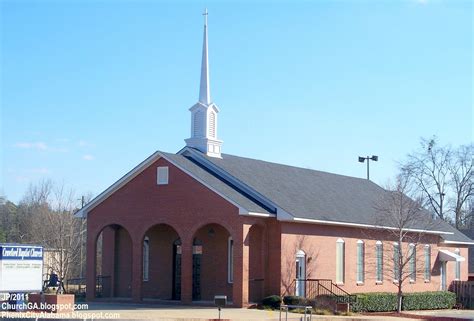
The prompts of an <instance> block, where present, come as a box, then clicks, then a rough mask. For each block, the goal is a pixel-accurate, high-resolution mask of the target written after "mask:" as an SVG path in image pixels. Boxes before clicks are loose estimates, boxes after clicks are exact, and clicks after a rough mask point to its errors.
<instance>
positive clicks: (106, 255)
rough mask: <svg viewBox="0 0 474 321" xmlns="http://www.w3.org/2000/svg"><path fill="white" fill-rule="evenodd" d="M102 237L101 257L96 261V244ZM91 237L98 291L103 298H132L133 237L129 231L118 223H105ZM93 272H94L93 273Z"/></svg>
mask: <svg viewBox="0 0 474 321" xmlns="http://www.w3.org/2000/svg"><path fill="white" fill-rule="evenodd" d="M101 235H102V243H101V245H102V248H101V257H100V260H98V252H97V247H98V245H99V244H98V242H99V237H100V236H101ZM90 237H92V241H93V244H94V249H95V252H94V255H95V260H94V262H95V267H94V268H95V269H97V267H100V273H99V274H100V275H101V276H102V277H101V278H100V280H99V284H100V286H99V289H100V291H101V293H100V294H101V296H103V297H128V298H130V297H131V296H132V261H131V260H130V258H131V257H132V254H133V237H132V234H131V233H130V231H129V229H127V227H125V226H124V225H123V224H120V223H107V224H103V225H101V226H100V228H97V230H96V233H95V235H92V236H90ZM94 272H95V271H94Z"/></svg>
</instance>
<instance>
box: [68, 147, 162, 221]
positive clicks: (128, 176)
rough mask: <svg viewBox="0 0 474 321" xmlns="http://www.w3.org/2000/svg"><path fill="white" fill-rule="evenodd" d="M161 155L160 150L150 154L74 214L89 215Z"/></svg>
mask: <svg viewBox="0 0 474 321" xmlns="http://www.w3.org/2000/svg"><path fill="white" fill-rule="evenodd" d="M160 156H161V153H160V152H154V153H153V154H152V155H151V156H149V157H148V158H147V159H145V160H144V161H143V162H141V163H140V164H138V165H137V166H135V167H134V168H133V169H132V170H131V171H129V172H128V173H127V174H125V175H124V176H122V178H120V179H119V180H118V181H116V182H115V183H113V184H112V185H110V186H109V187H108V188H107V189H106V190H105V191H103V192H102V193H100V194H99V195H97V196H96V197H95V198H94V199H93V200H92V201H90V202H89V203H87V205H85V206H84V207H83V208H81V209H80V210H79V211H77V212H76V213H75V214H74V216H75V217H87V213H89V211H90V210H92V209H93V208H94V207H96V206H97V205H99V204H100V203H101V202H102V201H103V200H105V199H106V198H107V197H109V196H110V195H112V194H113V193H114V192H115V191H116V190H118V189H119V188H121V187H122V186H123V185H125V184H126V183H128V182H129V181H131V180H132V179H133V178H135V177H136V176H137V175H138V174H140V173H141V172H142V171H143V170H144V169H145V168H147V167H148V166H150V165H151V164H152V163H153V162H155V161H156V160H158V159H159V158H160Z"/></svg>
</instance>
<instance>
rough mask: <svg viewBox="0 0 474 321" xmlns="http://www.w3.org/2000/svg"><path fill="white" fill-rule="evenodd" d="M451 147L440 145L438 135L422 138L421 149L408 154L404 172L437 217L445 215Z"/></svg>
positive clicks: (442, 217) (403, 168)
mask: <svg viewBox="0 0 474 321" xmlns="http://www.w3.org/2000/svg"><path fill="white" fill-rule="evenodd" d="M451 154H452V152H451V149H450V148H448V147H440V146H439V145H438V143H437V140H436V137H433V138H430V139H424V138H423V139H421V149H420V150H419V151H417V152H414V153H411V154H409V155H408V160H407V162H406V163H405V164H402V168H401V169H402V172H403V175H404V176H405V177H409V178H410V179H411V180H412V181H413V182H414V183H415V185H416V186H417V187H418V188H419V190H420V191H421V192H422V195H423V205H424V206H426V207H428V208H429V209H430V211H432V212H433V213H434V215H435V216H436V217H439V218H441V219H443V220H444V219H446V217H445V196H446V194H447V192H448V188H449V173H450V170H449V168H450V162H451Z"/></svg>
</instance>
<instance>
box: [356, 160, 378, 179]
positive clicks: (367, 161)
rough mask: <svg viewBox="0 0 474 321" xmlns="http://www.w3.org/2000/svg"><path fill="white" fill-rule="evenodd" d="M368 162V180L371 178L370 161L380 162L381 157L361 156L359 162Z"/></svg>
mask: <svg viewBox="0 0 474 321" xmlns="http://www.w3.org/2000/svg"><path fill="white" fill-rule="evenodd" d="M366 160H367V179H370V176H369V162H370V161H374V162H377V161H378V160H379V157H378V156H375V155H372V157H370V156H367V157H361V156H359V162H360V163H363V162H365V161H366Z"/></svg>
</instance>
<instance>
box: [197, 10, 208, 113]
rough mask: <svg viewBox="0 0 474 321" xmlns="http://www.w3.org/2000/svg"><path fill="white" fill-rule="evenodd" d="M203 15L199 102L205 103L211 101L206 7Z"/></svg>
mask: <svg viewBox="0 0 474 321" xmlns="http://www.w3.org/2000/svg"><path fill="white" fill-rule="evenodd" d="M202 15H203V16H204V40H203V44H202V63H201V86H200V88H199V102H200V103H202V104H205V105H209V104H210V103H211V87H210V84H209V58H208V54H207V15H208V12H207V8H206V10H205V11H204V13H203V14H202Z"/></svg>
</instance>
